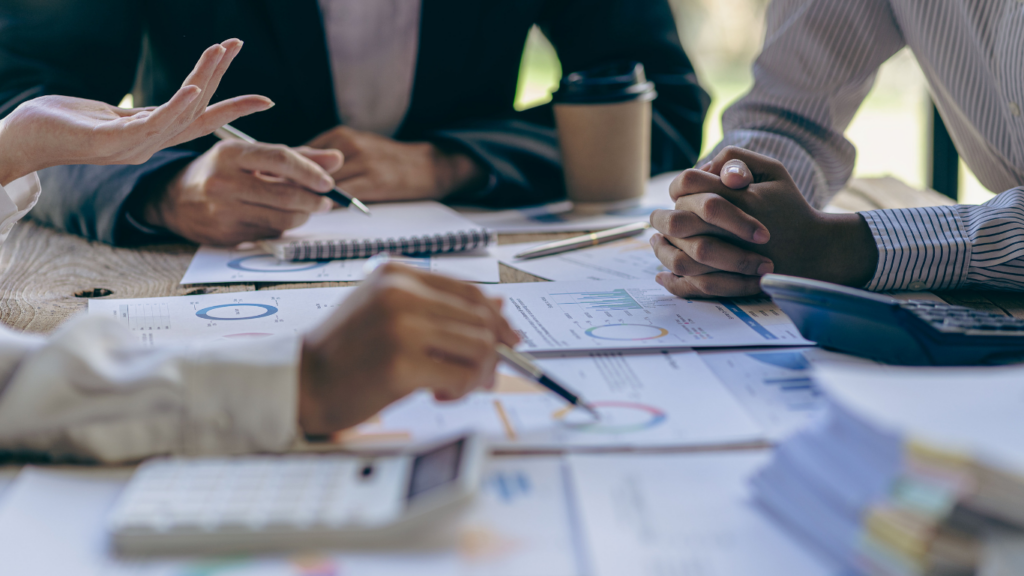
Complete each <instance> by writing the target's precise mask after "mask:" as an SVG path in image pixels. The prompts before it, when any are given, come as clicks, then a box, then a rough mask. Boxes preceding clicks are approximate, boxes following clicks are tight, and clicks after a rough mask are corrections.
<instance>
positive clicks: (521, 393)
mask: <svg viewBox="0 0 1024 576" xmlns="http://www.w3.org/2000/svg"><path fill="white" fill-rule="evenodd" d="M538 364H539V365H540V366H541V367H542V368H543V369H544V370H545V371H548V372H550V373H551V374H552V375H553V376H554V377H555V378H557V379H559V381H561V382H562V383H564V384H565V385H566V386H569V387H570V388H572V389H573V390H574V391H576V392H577V393H579V394H581V395H582V396H583V397H584V398H586V399H587V401H588V402H589V403H590V404H591V405H592V406H593V407H594V408H595V409H596V410H597V412H598V413H599V414H600V415H601V420H600V421H594V420H593V418H592V417H591V416H589V415H588V414H587V413H586V412H583V411H581V410H579V409H575V408H573V407H572V406H570V405H569V404H567V403H566V402H565V401H564V400H562V399H561V398H560V397H558V396H556V395H554V394H552V393H551V392H549V391H548V390H546V389H544V388H541V387H540V386H539V385H537V384H536V383H534V382H533V381H532V380H529V379H526V378H523V377H521V376H518V375H516V374H514V373H511V372H509V371H506V370H505V369H504V368H501V369H500V370H499V374H498V377H497V382H496V385H495V387H494V389H493V390H491V391H477V392H474V393H472V394H470V395H469V396H467V397H465V398H463V399H461V400H458V401H454V402H437V401H436V400H434V399H433V396H432V395H430V394H429V393H427V392H421V393H417V394H414V395H412V396H409V397H407V398H405V399H403V400H400V401H398V402H396V403H394V404H392V405H391V406H389V407H388V408H386V409H384V410H383V411H382V412H381V413H380V414H379V415H378V416H377V417H375V418H372V419H371V420H369V421H368V422H366V423H364V424H362V425H360V426H357V427H355V428H353V429H351V430H348V431H345V432H343V433H341V434H339V435H338V436H337V438H336V441H338V442H339V443H342V444H346V445H349V446H351V447H353V448H358V447H361V446H365V447H369V448H372V447H374V446H375V445H381V444H390V443H408V442H410V441H417V442H423V441H430V440H436V439H439V438H442V437H447V436H450V435H451V434H453V433H456V432H459V431H462V430H467V429H472V430H476V431H479V432H483V433H485V434H486V435H487V436H488V439H489V441H490V442H491V443H492V445H493V446H495V447H496V448H499V449H507V450H527V449H541V450H550V449H568V450H573V449H586V448H608V449H620V448H635V447H670V446H713V445H715V446H717V445H737V444H749V443H751V442H756V441H759V440H761V439H762V438H763V434H762V430H761V427H760V426H758V425H757V424H756V423H755V422H754V421H753V420H752V419H751V418H750V417H749V416H748V415H747V414H746V412H745V411H744V410H743V408H742V407H741V406H740V405H739V404H738V403H737V402H736V400H735V399H734V398H733V397H732V396H731V395H730V394H729V392H728V391H727V390H726V389H725V387H723V386H722V383H721V382H719V381H718V379H717V378H716V377H715V376H714V374H712V373H711V371H710V370H709V369H708V368H707V367H706V366H705V365H704V363H703V362H702V361H701V360H700V357H699V356H697V354H696V353H694V352H666V351H663V352H660V353H653V354H622V353H591V354H589V355H586V356H565V357H559V358H545V359H541V360H538Z"/></svg>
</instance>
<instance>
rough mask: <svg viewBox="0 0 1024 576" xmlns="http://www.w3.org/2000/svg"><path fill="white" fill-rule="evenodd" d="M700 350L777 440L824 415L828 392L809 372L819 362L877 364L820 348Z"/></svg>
mask: <svg viewBox="0 0 1024 576" xmlns="http://www.w3.org/2000/svg"><path fill="white" fill-rule="evenodd" d="M700 356H701V359H703V360H704V363H705V364H707V365H708V367H709V368H711V370H712V371H713V372H714V373H715V374H716V375H717V376H718V378H719V380H721V381H722V383H723V384H725V386H726V387H727V388H728V389H729V391H730V392H732V394H733V395H734V396H735V397H736V399H737V400H739V402H740V403H741V404H742V405H743V407H744V408H746V409H747V411H748V412H749V413H750V415H751V416H752V417H753V418H754V419H755V420H757V422H758V424H760V425H761V426H763V427H764V429H765V434H766V435H767V436H768V437H769V438H771V439H773V440H779V439H782V438H784V437H786V436H788V435H790V434H792V433H793V432H795V431H797V430H800V429H801V428H803V427H805V426H807V425H808V424H809V423H811V422H813V421H814V420H815V419H816V418H818V417H819V416H820V414H821V412H822V409H823V408H824V398H823V397H822V395H821V392H820V391H819V390H818V387H817V386H816V385H815V384H814V381H813V380H812V378H811V371H812V369H813V367H814V365H815V364H822V363H833V364H834V363H847V364H850V363H853V364H873V362H871V361H870V360H863V359H861V358H855V357H853V356H847V355H845V354H838V353H835V352H829V351H827V350H822V349H821V348H795V349H787V350H765V349H756V350H738V351H737V350H715V351H707V352H701V353H700Z"/></svg>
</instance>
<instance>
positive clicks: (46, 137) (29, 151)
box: [0, 39, 273, 185]
mask: <svg viewBox="0 0 1024 576" xmlns="http://www.w3.org/2000/svg"><path fill="white" fill-rule="evenodd" d="M241 48H242V42H241V41H239V40H236V39H232V40H228V41H226V42H224V43H222V44H215V45H213V46H211V47H210V48H208V49H207V50H206V51H205V52H203V55H202V57H200V59H199V62H198V63H197V64H196V66H195V69H194V70H193V71H192V73H191V74H190V75H189V76H188V78H186V79H185V82H184V84H182V87H181V89H180V90H178V92H177V93H176V94H175V95H174V96H173V97H172V98H171V99H170V101H168V102H167V103H166V104H164V105H162V106H158V107H148V108H134V109H131V110H125V109H121V108H117V107H116V106H111V105H110V104H105V103H103V102H96V101H93V100H84V99H81V98H71V97H67V96H42V97H39V98H35V99H33V100H29V101H27V102H25V103H23V104H22V105H21V106H18V107H17V108H15V109H14V111H13V112H11V113H10V114H9V115H8V116H7V117H6V118H4V119H3V120H0V185H3V184H8V183H10V182H11V181H12V180H15V179H17V178H20V177H21V176H24V175H26V174H30V173H32V172H34V171H36V170H41V169H43V168H48V167H50V166H56V165H59V164H141V163H142V162H145V161H146V160H148V159H149V158H150V157H151V156H152V155H153V154H154V153H155V152H157V151H158V150H161V149H163V148H167V147H168V146H175V145H177V144H180V143H182V142H187V141H189V140H193V139H195V138H199V137H200V136H205V135H207V134H210V133H211V132H213V131H214V130H216V129H217V128H218V127H220V126H222V125H224V124H226V123H229V122H231V121H233V120H235V119H237V118H239V117H242V116H246V115H248V114H252V113H254V112H260V111H263V110H266V109H268V108H270V107H271V106H273V102H271V101H270V100H269V99H268V98H265V97H263V96H239V97H237V98H232V99H230V100H225V101H224V102H220V103H218V104H215V105H213V106H209V103H210V98H211V97H212V96H213V93H214V92H215V91H216V90H217V86H218V84H219V83H220V79H221V77H222V76H223V75H224V72H225V71H226V70H227V68H228V66H229V65H230V64H231V60H232V59H233V58H234V57H235V55H237V54H238V51H239V50H241Z"/></svg>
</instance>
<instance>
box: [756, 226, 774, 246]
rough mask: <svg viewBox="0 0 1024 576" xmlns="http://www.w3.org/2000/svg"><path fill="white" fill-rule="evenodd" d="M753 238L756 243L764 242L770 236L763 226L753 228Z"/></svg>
mask: <svg viewBox="0 0 1024 576" xmlns="http://www.w3.org/2000/svg"><path fill="white" fill-rule="evenodd" d="M753 238H754V242H756V243H758V244H764V243H765V242H767V241H768V240H769V239H770V238H771V235H770V234H768V231H767V230H765V229H764V228H758V229H757V230H754V236H753Z"/></svg>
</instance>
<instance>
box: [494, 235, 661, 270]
mask: <svg viewBox="0 0 1024 576" xmlns="http://www.w3.org/2000/svg"><path fill="white" fill-rule="evenodd" d="M653 234H655V231H654V230H648V231H647V232H645V233H643V234H641V235H639V236H636V237H634V238H624V239H622V240H616V241H614V242H609V243H608V244H602V245H599V246H593V247H591V248H583V249H580V250H572V251H570V252H563V253H561V254H554V255H551V256H542V257H540V258H530V259H528V260H522V259H519V258H516V257H515V255H516V254H519V253H520V252H523V251H524V250H529V249H530V248H534V247H537V246H541V245H543V244H547V242H530V243H526V244H505V245H502V246H497V247H494V248H491V251H492V252H493V253H494V254H495V255H496V256H497V257H498V259H499V260H501V261H502V262H503V263H505V264H507V265H509V266H511V267H513V268H518V269H519V270H522V271H523V272H527V273H529V274H533V275H534V276H539V277H541V278H544V279H546V280H562V281H572V280H649V279H651V278H654V276H655V275H656V274H657V273H658V272H666V271H668V269H667V268H665V267H664V266H663V265H662V264H661V262H660V261H659V260H658V258H657V256H655V255H654V250H653V249H651V244H650V239H651V236H652V235H653Z"/></svg>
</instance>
